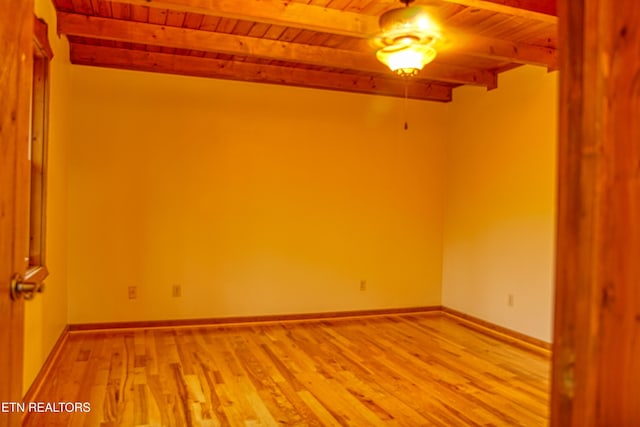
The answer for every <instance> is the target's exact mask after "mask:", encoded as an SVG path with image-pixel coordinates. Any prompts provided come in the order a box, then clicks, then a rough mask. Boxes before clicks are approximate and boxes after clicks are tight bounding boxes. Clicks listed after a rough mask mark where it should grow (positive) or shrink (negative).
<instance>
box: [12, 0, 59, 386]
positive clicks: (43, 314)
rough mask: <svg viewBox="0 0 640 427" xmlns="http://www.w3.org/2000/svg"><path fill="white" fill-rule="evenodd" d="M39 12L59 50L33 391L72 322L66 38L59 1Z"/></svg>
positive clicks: (39, 3)
mask: <svg viewBox="0 0 640 427" xmlns="http://www.w3.org/2000/svg"><path fill="white" fill-rule="evenodd" d="M35 12H36V15H37V16H38V17H40V18H43V19H44V20H45V21H46V22H47V24H48V25H49V41H50V43H51V47H52V49H53V50H54V58H53V61H52V62H51V67H50V101H51V102H50V115H49V118H50V126H49V159H48V162H49V163H48V164H49V176H48V183H47V266H48V268H49V270H50V272H51V274H50V276H49V278H48V279H47V280H46V282H45V284H46V291H45V293H43V294H42V295H38V296H37V297H36V298H35V299H34V300H33V301H30V302H28V303H27V304H26V305H25V351H24V375H23V390H24V392H26V391H27V389H28V388H29V386H30V385H31V382H32V381H33V379H34V378H35V376H36V375H37V374H38V371H39V370H40V367H41V366H42V364H43V363H44V361H45V360H46V358H47V356H48V354H49V351H50V350H51V348H52V347H53V345H54V344H55V342H56V341H57V339H58V337H59V336H60V333H61V332H62V330H63V328H64V326H65V325H66V324H67V257H66V255H67V248H66V246H67V178H66V169H67V159H68V153H67V145H68V144H67V143H68V139H69V138H68V134H67V132H68V131H67V129H68V124H69V121H68V116H67V112H68V107H67V105H66V103H67V100H68V72H69V68H70V67H69V65H70V64H69V59H68V51H69V49H68V47H67V42H66V39H61V38H58V36H57V34H56V21H55V14H54V10H53V6H52V5H51V2H50V1H48V0H36V2H35Z"/></svg>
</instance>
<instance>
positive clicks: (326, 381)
mask: <svg viewBox="0 0 640 427" xmlns="http://www.w3.org/2000/svg"><path fill="white" fill-rule="evenodd" d="M549 369H550V362H549V358H548V357H545V356H541V355H538V354H534V353H531V352H528V351H526V350H524V349H522V348H518V347H515V346H512V345H509V344H506V343H504V342H502V341H499V340H496V339H495V338H492V337H489V336H487V335H483V334H481V333H479V332H477V331H474V330H471V329H469V328H467V327H466V326H465V325H464V324H463V323H460V322H458V321H457V320H456V319H455V318H451V317H449V316H447V315H444V314H434V313H424V314H402V315H388V316H368V317H360V318H347V319H331V320H326V319H324V320H318V321H297V322H278V323H275V322H270V323H255V324H245V325H237V326H236V325H220V326H210V327H198V328H166V329H160V328H158V329H135V330H123V331H104V332H74V333H71V335H70V337H69V339H68V340H67V342H66V344H65V346H64V348H63V350H62V353H61V356H60V358H59V359H58V360H57V361H56V363H55V364H54V366H53V369H52V371H51V373H50V375H49V376H48V377H47V378H46V379H45V383H44V386H43V388H42V389H41V391H40V393H39V394H38V395H37V396H36V400H38V401H45V402H59V401H65V402H66V401H71V402H75V401H79V402H84V401H88V402H90V404H91V411H90V412H89V413H79V412H76V413H73V414H67V413H57V414H51V413H49V414H41V413H29V414H27V416H26V418H25V424H24V425H26V426H38V427H40V426H66V425H72V426H220V425H221V426H276V425H297V426H306V425H309V426H339V425H343V426H345V425H349V426H377V425H394V426H396V425H397V426H410V427H416V426H447V427H457V426H466V425H483V426H517V425H525V426H543V425H546V424H547V417H548V409H547V406H548V386H549Z"/></svg>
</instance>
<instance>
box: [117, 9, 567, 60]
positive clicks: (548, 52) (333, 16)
mask: <svg viewBox="0 0 640 427" xmlns="http://www.w3.org/2000/svg"><path fill="white" fill-rule="evenodd" d="M112 1H113V2H116V3H125V4H131V5H138V6H148V7H149V6H150V7H156V8H162V9H169V10H176V11H182V12H191V13H198V14H202V15H209V16H220V17H224V18H231V19H241V20H252V21H255V22H260V23H265V24H273V25H282V26H285V27H291V28H300V29H306V30H313V31H319V32H323V33H328V34H337V35H345V36H351V37H357V38H361V39H370V38H371V37H372V36H373V35H374V34H376V33H377V32H378V31H379V27H378V18H377V17H375V16H368V15H361V14H358V13H353V12H348V11H342V10H336V9H330V8H324V7H319V6H313V5H305V4H302V3H294V2H288V1H282V0H262V1H260V7H256V6H255V5H254V4H251V3H249V2H241V1H228V0H112ZM444 1H448V2H451V3H458V4H463V5H466V6H473V7H477V8H483V9H488V10H495V11H500V12H503V13H509V12H510V14H512V15H518V16H527V17H529V18H532V19H533V18H536V19H538V20H542V21H545V22H549V21H553V22H555V20H556V18H555V17H552V16H550V15H546V14H544V13H541V12H539V11H536V9H535V8H534V7H533V6H530V7H529V9H518V8H517V7H516V6H514V5H513V3H516V2H518V0H492V1H489V0H444ZM519 1H520V2H521V3H527V4H528V3H536V4H537V2H538V0H519ZM539 3H541V4H543V3H544V4H546V3H549V0H540V1H539ZM553 3H554V5H555V1H553ZM546 8H547V9H549V6H547V7H546ZM538 9H540V10H545V8H544V7H538ZM452 30H460V29H456V28H452ZM456 53H459V54H465V55H472V56H477V57H485V58H492V59H499V60H507V61H511V60H513V62H515V63H518V64H532V65H544V66H546V67H548V68H549V69H555V68H556V67H557V58H558V55H557V51H556V49H553V48H542V47H537V46H530V45H526V44H522V43H513V42H509V41H504V40H496V39H490V38H486V37H484V38H478V39H477V40H475V41H474V42H473V43H472V44H466V45H465V47H464V48H462V49H457V51H456Z"/></svg>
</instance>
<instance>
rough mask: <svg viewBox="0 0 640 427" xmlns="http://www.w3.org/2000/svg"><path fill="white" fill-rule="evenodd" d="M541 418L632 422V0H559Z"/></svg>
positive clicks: (639, 176) (636, 383)
mask: <svg viewBox="0 0 640 427" xmlns="http://www.w3.org/2000/svg"><path fill="white" fill-rule="evenodd" d="M558 15H559V45H560V70H561V72H560V99H559V102H560V104H559V111H560V116H559V152H558V223H557V242H556V298H555V331H554V354H553V374H552V390H551V425H552V426H556V427H590V426H594V427H595V426H637V425H640V404H639V403H638V402H640V401H639V400H638V399H639V396H640V31H639V29H640V3H639V2H638V1H637V0H618V1H609V0H559V2H558Z"/></svg>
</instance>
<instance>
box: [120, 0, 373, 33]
mask: <svg viewBox="0 0 640 427" xmlns="http://www.w3.org/2000/svg"><path fill="white" fill-rule="evenodd" d="M112 1H113V2H115V3H124V4H130V5H136V6H147V7H155V8H160V9H168V10H175V11H179V12H191V13H197V14H202V15H210V16H220V17H223V18H231V19H243V20H250V21H255V22H262V23H265V24H272V25H282V26H285V27H294V28H303V29H306V30H311V31H319V32H323V33H329V34H340V35H344V36H352V37H362V35H363V34H367V35H369V36H371V35H373V34H375V33H376V32H377V31H378V30H379V28H378V21H377V19H376V18H375V17H371V16H366V15H360V14H358V13H354V12H346V11H342V10H337V9H330V8H326V7H320V6H313V5H306V4H304V3H296V2H292V1H290V0H260V1H259V2H255V1H238V0H112ZM293 23H295V25H292V24H293Z"/></svg>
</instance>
